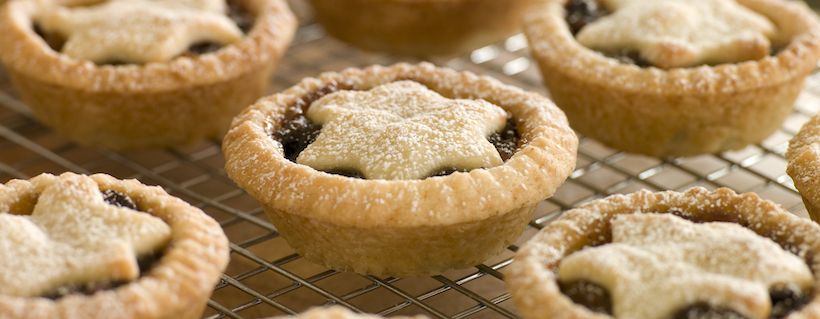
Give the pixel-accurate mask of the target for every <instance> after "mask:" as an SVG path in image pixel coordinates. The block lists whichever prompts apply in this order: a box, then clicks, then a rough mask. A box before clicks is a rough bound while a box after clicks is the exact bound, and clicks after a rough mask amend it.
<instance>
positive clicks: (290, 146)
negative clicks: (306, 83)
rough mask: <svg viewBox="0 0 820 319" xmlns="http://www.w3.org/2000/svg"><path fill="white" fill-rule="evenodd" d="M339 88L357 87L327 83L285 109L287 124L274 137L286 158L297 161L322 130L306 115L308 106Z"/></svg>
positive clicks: (349, 171) (348, 171) (347, 172)
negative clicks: (279, 143)
mask: <svg viewBox="0 0 820 319" xmlns="http://www.w3.org/2000/svg"><path fill="white" fill-rule="evenodd" d="M339 90H356V87H355V86H353V85H342V84H340V83H333V84H329V85H325V86H323V87H321V88H319V89H318V90H316V91H313V92H310V93H308V94H307V95H305V96H304V97H302V98H300V99H299V100H297V101H296V104H294V105H291V106H290V107H288V109H287V110H286V111H285V124H284V125H282V127H281V128H279V130H277V131H276V132H274V133H273V138H275V139H277V140H279V141H280V142H281V143H282V148H283V149H284V151H285V158H287V159H289V160H290V161H291V162H294V163H295V162H296V158H297V157H298V156H299V153H301V152H302V151H304V150H305V148H307V146H308V145H310V144H311V143H313V142H314V141H316V138H317V137H318V136H319V133H321V131H322V126H321V125H318V124H314V123H313V122H312V121H311V120H310V119H308V118H307V117H305V113H306V112H307V109H308V107H310V104H312V103H313V102H315V101H316V100H318V99H320V98H321V97H323V96H325V95H327V94H330V93H333V92H336V91H339ZM339 172H340V173H339V175H345V176H351V175H350V174H353V175H354V176H360V175H361V174H360V173H358V172H353V171H351V170H339Z"/></svg>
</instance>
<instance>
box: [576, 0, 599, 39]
mask: <svg viewBox="0 0 820 319" xmlns="http://www.w3.org/2000/svg"><path fill="white" fill-rule="evenodd" d="M566 10H567V17H566V19H567V24H568V25H569V30H570V31H571V32H572V34H573V35H575V34H578V31H581V29H582V28H583V27H585V26H586V25H587V24H590V23H592V22H593V21H595V20H598V18H600V17H603V16H605V15H608V14H609V11H607V10H606V9H604V7H603V6H601V5H599V4H598V2H596V1H593V0H570V1H569V2H568V3H567V6H566Z"/></svg>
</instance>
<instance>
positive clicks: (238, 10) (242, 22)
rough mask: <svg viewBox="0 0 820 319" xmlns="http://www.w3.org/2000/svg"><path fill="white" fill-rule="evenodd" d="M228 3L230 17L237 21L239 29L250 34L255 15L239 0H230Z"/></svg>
mask: <svg viewBox="0 0 820 319" xmlns="http://www.w3.org/2000/svg"><path fill="white" fill-rule="evenodd" d="M227 4H228V18H230V19H231V20H233V22H234V23H236V26H237V27H239V30H242V33H244V34H248V32H249V31H251V28H252V27H253V23H254V22H255V19H254V17H253V15H252V14H251V13H250V12H248V10H247V9H245V7H244V6H242V4H241V3H239V1H237V0H228V2H227Z"/></svg>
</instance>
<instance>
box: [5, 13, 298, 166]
mask: <svg viewBox="0 0 820 319" xmlns="http://www.w3.org/2000/svg"><path fill="white" fill-rule="evenodd" d="M238 1H240V3H241V4H242V5H243V6H244V7H245V8H246V10H248V12H249V13H251V14H252V15H253V16H254V17H255V24H254V26H253V27H252V29H251V30H250V31H249V32H248V34H247V35H246V36H245V37H243V39H242V40H240V41H239V42H237V43H234V44H232V45H228V46H225V47H223V48H222V49H221V50H219V51H216V52H213V53H207V54H202V55H198V56H192V57H187V56H181V57H177V58H175V59H173V60H171V61H169V62H167V63H148V64H145V65H133V64H132V65H119V66H113V65H96V64H94V63H93V62H90V61H84V60H77V59H72V58H69V57H68V56H66V55H63V54H60V53H58V52H55V51H54V50H52V49H51V48H50V47H49V46H48V45H47V44H46V42H45V41H44V40H43V39H42V38H41V37H40V36H39V35H37V34H36V33H35V32H34V31H33V29H32V25H33V20H34V19H35V18H36V16H37V15H38V12H39V10H40V9H38V5H37V4H38V3H40V2H39V1H9V2H8V3H7V5H5V6H3V7H0V47H2V48H4V49H3V50H0V61H2V63H3V64H4V65H5V67H6V71H7V73H8V75H9V77H10V78H11V82H12V84H13V86H14V88H15V89H16V90H17V93H19V94H20V97H21V99H22V100H23V101H24V102H25V103H26V104H27V105H28V106H29V108H30V109H31V111H32V113H33V115H34V116H35V117H36V118H37V119H38V120H39V121H41V122H42V123H44V124H46V125H48V126H51V127H53V128H55V129H56V130H58V131H60V132H62V133H64V134H66V135H68V136H69V137H70V138H72V139H73V140H76V141H77V142H79V143H81V144H84V145H101V146H104V147H107V148H110V149H115V150H123V149H138V148H153V147H167V146H173V145H181V144H186V143H191V142H194V141H197V140H201V139H204V138H217V137H219V136H221V134H224V133H225V131H226V130H227V129H228V127H229V126H230V121H231V119H232V118H233V116H235V115H236V114H237V113H239V111H241V110H242V108H244V107H245V106H247V105H249V104H251V103H253V102H254V101H255V100H256V99H258V98H259V97H261V96H262V95H264V94H265V90H266V88H267V84H268V81H269V79H270V76H271V75H272V73H273V71H274V69H275V67H276V65H277V64H278V62H279V60H280V58H281V57H282V55H283V54H284V52H285V50H286V48H287V46H288V45H289V44H290V42H291V40H292V38H293V35H294V33H295V31H296V18H295V17H294V15H293V13H292V12H291V11H290V9H289V8H288V6H287V3H286V1H285V0H238ZM55 2H56V3H58V4H70V3H72V2H76V0H55Z"/></svg>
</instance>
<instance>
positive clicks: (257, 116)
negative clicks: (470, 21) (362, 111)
mask: <svg viewBox="0 0 820 319" xmlns="http://www.w3.org/2000/svg"><path fill="white" fill-rule="evenodd" d="M397 86H406V87H408V88H410V89H411V91H413V90H415V91H416V92H417V93H418V92H421V94H422V96H425V98H433V99H434V100H444V101H450V102H449V103H455V104H459V103H465V102H459V99H468V100H473V101H471V103H470V105H473V104H475V103H478V104H479V105H487V104H493V107H488V108H487V109H486V110H488V111H489V113H488V114H493V117H491V118H496V120H494V121H496V122H502V121H504V119H505V118H507V117H508V115H507V114H509V117H508V118H509V120H507V122H508V123H510V122H511V123H513V125H512V126H513V130H514V131H515V130H517V132H518V133H517V136H518V140H516V141H517V142H516V143H517V144H516V149H515V150H514V154H513V155H512V156H511V157H509V159H506V161H504V162H503V164H500V165H498V166H492V165H487V166H490V167H488V168H486V169H485V168H476V169H473V168H474V167H470V166H469V165H468V166H465V167H454V168H453V169H445V170H443V172H433V174H429V172H421V171H419V172H420V173H428V174H429V175H434V176H432V177H426V176H422V178H410V179H407V178H405V179H362V178H356V177H362V176H361V174H357V173H356V172H350V171H345V169H349V168H350V167H347V166H346V165H342V166H341V167H337V168H327V169H326V171H319V170H317V168H313V167H310V166H307V165H301V164H297V163H298V162H299V161H300V160H299V158H301V156H300V155H299V153H300V152H301V151H302V150H305V151H307V150H308V149H309V148H310V147H311V146H310V144H311V143H312V140H314V139H315V141H319V140H321V139H323V137H322V136H321V135H322V134H324V129H325V127H321V131H318V133H314V132H316V131H314V129H317V128H316V126H318V125H317V124H316V123H313V122H312V121H308V119H307V118H306V117H305V114H307V117H310V114H309V113H311V110H310V109H311V108H312V107H313V106H317V105H318V106H321V105H322V104H332V105H337V104H343V103H337V102H338V101H340V99H341V101H343V100H345V99H346V98H345V96H346V95H351V96H367V95H369V94H375V92H379V91H380V90H384V89H385V88H390V87H397ZM421 86H425V87H426V88H424V90H422V88H421ZM428 90H429V91H434V92H435V95H433V94H432V93H431V92H428ZM337 91H338V92H337ZM333 92H337V93H338V94H336V93H333ZM437 95H438V96H437ZM402 96H403V95H402V94H386V95H381V97H380V98H382V99H385V100H386V101H390V100H391V99H395V98H398V99H402V98H407V96H404V97H402ZM414 98H415V97H414ZM409 99H410V100H412V99H413V98H409ZM479 100H484V102H480V101H479ZM453 101H455V102H453ZM390 103H393V102H387V103H385V104H383V105H389V104H390ZM485 103H487V104H485ZM411 105H412V103H411ZM442 105H446V103H445V104H442ZM337 106H338V105H337ZM447 107H451V106H447ZM496 107H500V108H501V109H503V110H504V111H505V113H506V114H503V117H502V114H500V113H499V114H496V112H497V110H496ZM334 109H335V107H334ZM317 110H318V111H319V112H324V111H322V109H317ZM317 110H314V111H317ZM336 111H338V109H337V110H336ZM385 116H386V115H385ZM390 116H394V115H390ZM349 117H355V116H349ZM386 117H387V116H386ZM499 117H500V118H499ZM394 119H395V118H394ZM448 121H449V119H448ZM406 122H407V121H406V119H401V120H398V119H397V123H406ZM498 124H503V123H497V124H495V127H492V126H490V127H492V129H489V130H495V129H499V127H498V126H500V125H498ZM425 125H427V124H412V125H409V126H410V127H411V128H412V129H413V131H407V132H400V133H402V134H405V136H411V137H412V136H415V134H417V132H420V131H425V130H428V129H429V127H426V126H425ZM436 125H438V124H436ZM327 126H328V127H330V126H331V125H327ZM393 127H394V128H397V129H396V131H406V130H407V129H408V128H407V125H404V124H402V125H396V126H393ZM506 127H507V126H506V125H504V126H503V127H502V128H501V129H502V131H505V132H506V131H507V130H506ZM489 130H488V129H487V128H486V127H485V128H482V129H480V130H479V131H483V133H484V134H490V132H487V131H489ZM286 133H293V134H295V135H297V136H301V137H304V139H303V140H302V139H299V140H297V139H292V138H291V137H289V136H291V135H290V134H286ZM501 133H504V132H501ZM407 134H409V135H407ZM505 135H508V134H505ZM485 138H487V137H486V136H485ZM418 142H420V143H426V142H424V141H421V140H419V141H418ZM484 143H486V142H484ZM577 143H578V142H577V138H576V137H575V135H574V133H573V132H572V130H571V129H569V127H568V126H567V125H566V122H565V120H564V118H563V115H562V114H561V111H560V110H558V109H557V108H555V107H554V105H553V104H551V103H550V101H549V100H548V99H546V98H544V97H541V96H538V95H536V94H533V93H526V92H524V91H522V90H520V89H517V88H513V87H510V86H506V85H503V84H501V83H499V82H498V81H495V80H492V79H489V78H486V77H478V76H475V75H473V74H471V73H467V72H463V73H458V72H455V71H452V70H448V69H443V68H436V67H434V66H433V65H431V64H428V63H422V64H419V65H409V64H403V63H402V64H396V65H393V66H390V67H381V66H373V67H368V68H366V69H348V70H345V71H342V72H340V73H325V74H322V75H321V76H319V77H318V78H308V79H305V80H303V81H302V82H300V83H299V84H298V85H296V86H294V87H292V88H290V89H288V90H285V91H284V92H281V93H279V94H275V95H272V96H269V97H267V98H264V99H262V100H260V101H259V102H258V103H256V104H254V105H253V106H251V107H249V108H247V109H246V110H245V111H243V112H242V114H240V115H239V116H238V117H237V118H236V119H235V120H234V124H233V126H232V128H231V130H230V131H229V133H228V134H227V135H226V137H225V139H224V141H223V145H222V147H223V152H224V153H225V157H226V166H225V169H226V172H228V176H230V177H231V178H232V179H233V180H234V181H235V182H236V183H237V184H238V185H239V186H240V187H241V188H243V189H245V190H246V191H247V192H248V193H249V194H250V195H252V196H253V197H255V198H256V199H257V200H259V202H260V203H261V204H262V207H263V208H264V209H265V211H266V213H267V214H268V217H269V218H270V219H271V221H272V222H273V224H274V225H275V226H276V227H277V229H278V230H279V231H280V233H281V235H282V237H283V238H285V239H286V240H287V241H288V243H290V245H291V246H292V247H293V248H294V249H295V250H296V251H297V252H298V253H299V254H301V255H302V256H304V257H305V258H307V259H309V260H311V261H314V262H316V263H319V264H322V265H324V266H326V267H329V268H332V269H337V270H343V271H356V272H358V273H368V274H376V275H380V274H385V275H392V276H423V275H431V274H439V273H441V272H442V271H444V270H447V269H450V268H465V267H469V266H473V265H476V264H478V263H480V262H482V261H484V260H485V259H487V258H489V257H490V256H492V255H494V254H497V253H498V252H500V251H501V250H503V249H504V248H505V247H506V246H507V245H509V244H510V243H511V242H513V241H514V240H515V239H516V238H517V237H518V236H519V235H520V234H521V232H522V231H523V230H524V227H525V226H526V224H527V221H528V220H529V218H530V217H531V216H530V215H531V213H532V210H533V209H534V208H535V206H536V205H537V204H538V203H539V202H540V201H542V200H543V199H545V198H547V197H549V196H551V195H552V193H553V192H554V191H555V189H556V188H557V187H558V185H560V184H561V183H562V182H563V181H564V179H565V178H566V177H567V176H568V175H569V174H570V173H571V172H572V170H573V168H574V165H575V156H576V149H577ZM411 144H412V143H411ZM501 144H503V143H501ZM410 153H412V151H411V152H410ZM392 155H393V154H388V155H381V156H392ZM492 155H493V156H499V154H492ZM432 156H437V155H432ZM362 157H364V154H363V156H362ZM364 160H365V161H370V160H371V159H364ZM502 160H504V159H503V157H502V159H501V160H499V161H502ZM490 164H492V163H490ZM448 165H449V164H448ZM455 165H456V166H460V165H461V164H455ZM482 166H483V164H482ZM431 167H432V166H431ZM318 168H320V169H324V167H318ZM340 171H341V172H340ZM413 171H415V170H413ZM423 171H428V169H425V170H423ZM439 173H440V175H442V176H437V175H439ZM345 175H346V176H345ZM365 175H367V174H365ZM349 176H355V177H349ZM408 176H409V175H408ZM425 177H426V178H425Z"/></svg>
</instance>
